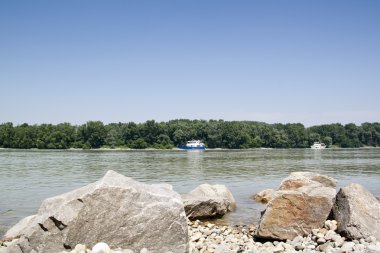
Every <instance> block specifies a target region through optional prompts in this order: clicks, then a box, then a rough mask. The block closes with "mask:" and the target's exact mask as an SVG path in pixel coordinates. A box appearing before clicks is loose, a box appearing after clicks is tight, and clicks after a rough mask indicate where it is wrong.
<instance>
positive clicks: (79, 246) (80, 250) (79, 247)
mask: <svg viewBox="0 0 380 253" xmlns="http://www.w3.org/2000/svg"><path fill="white" fill-rule="evenodd" d="M86 249H87V248H86V245H83V244H77V246H75V250H76V252H77V253H86Z"/></svg>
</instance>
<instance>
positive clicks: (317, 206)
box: [256, 172, 336, 240]
mask: <svg viewBox="0 0 380 253" xmlns="http://www.w3.org/2000/svg"><path fill="white" fill-rule="evenodd" d="M335 186H336V180H334V179H332V178H329V177H327V176H323V175H319V174H316V173H311V172H294V173H291V174H290V176H289V177H287V178H285V179H284V180H283V181H282V182H281V184H280V187H279V190H278V191H276V192H275V193H274V195H273V199H272V200H271V201H270V202H269V203H268V205H267V208H266V210H265V212H264V213H263V215H262V217H261V220H260V223H259V226H258V228H257V231H256V237H260V238H268V239H276V240H287V239H289V240H292V239H293V238H295V237H296V236H299V235H301V236H304V235H307V234H309V233H310V232H311V230H312V229H314V228H320V227H322V226H323V225H324V222H325V221H326V219H327V217H328V216H329V214H330V211H331V208H332V206H333V203H334V200H335V194H336V191H335Z"/></svg>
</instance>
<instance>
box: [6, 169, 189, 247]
mask: <svg viewBox="0 0 380 253" xmlns="http://www.w3.org/2000/svg"><path fill="white" fill-rule="evenodd" d="M13 238H15V240H12V239H13ZM5 239H6V240H7V241H11V242H10V243H8V245H7V246H8V247H7V248H6V250H5V252H6V253H19V252H33V251H35V252H38V253H52V252H60V251H63V250H68V249H70V250H72V249H74V248H75V247H76V245H77V244H85V245H88V246H93V245H95V244H96V243H98V242H99V241H104V242H107V243H108V244H109V245H110V246H111V247H113V248H115V247H121V248H129V249H132V250H139V249H141V248H144V247H145V248H147V249H149V250H151V251H153V252H162V251H173V252H187V247H188V241H187V219H186V215H185V212H184V208H183V203H182V199H181V197H180V195H179V194H178V193H176V192H174V191H173V190H171V189H170V187H167V186H166V185H163V186H160V185H147V184H143V183H139V182H137V181H135V180H133V179H131V178H127V177H124V176H123V175H120V174H118V173H116V172H114V171H108V172H107V173H106V175H105V176H104V177H103V178H102V179H101V180H99V181H97V182H95V183H92V184H90V185H87V186H85V187H82V188H80V189H77V190H74V191H72V192H69V193H66V194H63V195H59V196H56V197H53V198H49V199H46V200H44V201H43V203H42V205H41V207H40V209H39V210H38V213H37V214H36V215H33V216H29V217H27V218H24V219H23V220H21V221H20V222H19V223H18V224H16V225H15V226H14V227H12V228H11V229H10V230H9V231H8V232H7V233H6V234H5Z"/></svg>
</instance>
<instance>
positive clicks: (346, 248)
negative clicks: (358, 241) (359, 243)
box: [340, 242, 355, 252]
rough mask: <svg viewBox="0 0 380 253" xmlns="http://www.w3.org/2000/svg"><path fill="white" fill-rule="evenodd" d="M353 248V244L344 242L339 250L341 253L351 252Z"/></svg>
mask: <svg viewBox="0 0 380 253" xmlns="http://www.w3.org/2000/svg"><path fill="white" fill-rule="evenodd" d="M354 246H355V243H354V242H344V243H343V244H342V247H341V248H340V250H341V251H343V252H351V251H352V249H353V248H354Z"/></svg>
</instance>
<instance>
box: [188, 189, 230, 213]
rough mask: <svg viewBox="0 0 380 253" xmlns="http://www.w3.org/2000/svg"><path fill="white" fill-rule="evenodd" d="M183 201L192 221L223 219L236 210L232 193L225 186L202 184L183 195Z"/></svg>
mask: <svg viewBox="0 0 380 253" xmlns="http://www.w3.org/2000/svg"><path fill="white" fill-rule="evenodd" d="M182 200H183V204H184V208H185V212H186V216H187V217H188V218H189V219H190V220H195V219H206V218H218V217H222V216H223V215H225V214H226V213H227V212H230V211H233V210H234V209H235V208H236V202H235V199H234V197H233V196H232V193H231V192H230V190H229V189H228V188H227V187H226V186H224V185H209V184H202V185H200V186H198V187H197V188H195V189H194V190H192V191H191V192H189V193H188V194H183V195H182Z"/></svg>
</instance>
